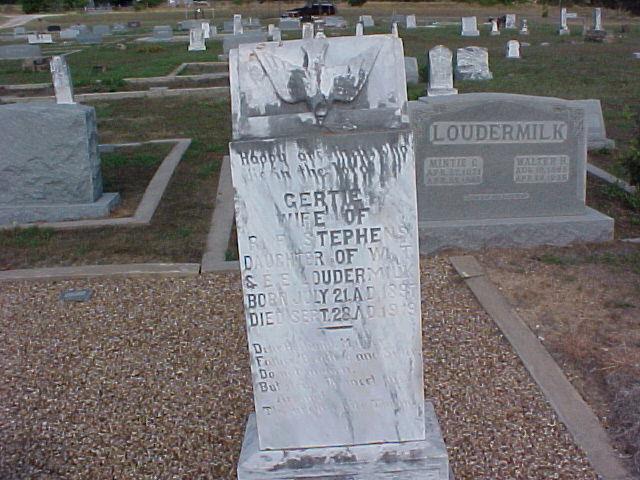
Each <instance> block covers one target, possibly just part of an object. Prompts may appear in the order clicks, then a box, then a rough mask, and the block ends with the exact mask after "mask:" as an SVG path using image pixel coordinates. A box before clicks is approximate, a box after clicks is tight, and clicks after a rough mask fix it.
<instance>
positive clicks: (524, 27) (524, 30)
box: [518, 18, 529, 35]
mask: <svg viewBox="0 0 640 480" xmlns="http://www.w3.org/2000/svg"><path fill="white" fill-rule="evenodd" d="M518 33H519V34H520V35H529V24H528V23H527V19H526V18H523V19H522V28H520V31H519V32H518Z"/></svg>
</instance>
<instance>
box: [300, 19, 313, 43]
mask: <svg viewBox="0 0 640 480" xmlns="http://www.w3.org/2000/svg"><path fill="white" fill-rule="evenodd" d="M302 38H303V39H309V38H313V23H309V22H307V23H303V24H302Z"/></svg>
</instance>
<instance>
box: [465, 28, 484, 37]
mask: <svg viewBox="0 0 640 480" xmlns="http://www.w3.org/2000/svg"><path fill="white" fill-rule="evenodd" d="M461 35H462V36H463V37H479V36H480V30H470V31H468V32H462V34H461Z"/></svg>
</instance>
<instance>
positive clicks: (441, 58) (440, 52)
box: [427, 45, 458, 97]
mask: <svg viewBox="0 0 640 480" xmlns="http://www.w3.org/2000/svg"><path fill="white" fill-rule="evenodd" d="M456 93H458V90H456V89H455V88H453V54H452V53H451V50H449V49H448V48H447V47H445V46H443V45H438V46H436V47H433V48H432V49H431V50H429V84H428V85H427V95H428V96H429V97H435V96H442V95H455V94H456Z"/></svg>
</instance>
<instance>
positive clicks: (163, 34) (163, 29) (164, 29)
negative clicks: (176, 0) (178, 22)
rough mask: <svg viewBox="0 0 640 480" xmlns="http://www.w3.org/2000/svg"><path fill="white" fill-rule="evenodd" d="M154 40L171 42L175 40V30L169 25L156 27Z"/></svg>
mask: <svg viewBox="0 0 640 480" xmlns="http://www.w3.org/2000/svg"><path fill="white" fill-rule="evenodd" d="M153 38H154V39H155V40H164V41H167V40H171V39H172V38H173V29H172V28H171V27H170V26H169V25H156V26H155V27H153Z"/></svg>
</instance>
